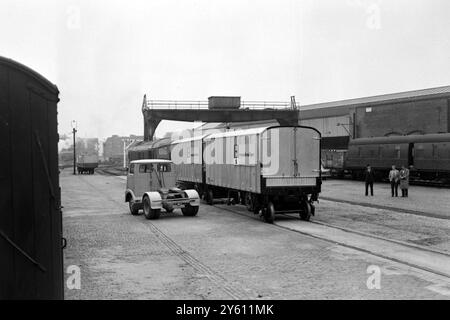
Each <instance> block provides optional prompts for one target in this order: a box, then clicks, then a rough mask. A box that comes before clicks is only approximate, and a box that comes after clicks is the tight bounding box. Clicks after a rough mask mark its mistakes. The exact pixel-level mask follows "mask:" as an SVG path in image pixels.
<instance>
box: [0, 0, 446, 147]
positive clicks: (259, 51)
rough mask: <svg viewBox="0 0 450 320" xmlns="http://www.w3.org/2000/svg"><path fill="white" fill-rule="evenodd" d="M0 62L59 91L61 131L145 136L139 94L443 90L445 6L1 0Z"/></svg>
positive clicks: (421, 1) (331, 96) (267, 95)
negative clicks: (26, 69)
mask: <svg viewBox="0 0 450 320" xmlns="http://www.w3.org/2000/svg"><path fill="white" fill-rule="evenodd" d="M0 55H1V56H4V57H7V58H11V59H13V60H16V61H18V62H20V63H23V64H25V65H27V66H29V67H31V68H32V69H34V70H35V71H37V72H38V73H40V74H42V75H43V76H44V77H46V78H47V79H49V80H50V81H51V82H52V83H55V84H56V85H57V86H58V88H59V90H60V99H61V101H60V103H59V105H58V108H59V109H58V112H59V114H58V117H59V119H58V121H59V126H58V128H59V129H58V130H59V133H60V135H64V134H68V133H69V132H70V131H71V121H72V120H76V121H77V127H78V133H79V136H81V137H98V138H100V139H104V138H106V137H108V136H111V135H113V134H118V135H130V134H136V135H143V117H142V112H141V105H142V99H143V95H144V94H147V96H148V98H149V99H170V100H206V99H207V98H208V97H209V96H213V95H233V96H241V97H242V99H243V100H252V101H254V100H257V101H271V100H274V101H289V99H290V96H292V95H295V96H296V100H297V102H299V103H300V104H301V105H307V104H312V103H321V102H327V101H334V100H342V99H349V98H357V97H365V96H372V95H378V94H386V93H394V92H400V91H408V90H416V89H424V88H430V87H437V86H444V85H450V1H448V0H395V1H394V0H391V1H387V0H178V1H174V0H127V1H125V0H117V1H113V0H107V1H106V0H70V1H69V0H39V1H31V0H26V1H25V0H0ZM192 125H193V124H192V123H186V122H184V123H183V122H181V123H180V122H172V121H163V122H162V123H161V124H160V125H159V127H158V129H157V131H156V135H157V136H163V135H164V134H165V133H166V132H168V131H177V130H180V129H185V128H189V127H192Z"/></svg>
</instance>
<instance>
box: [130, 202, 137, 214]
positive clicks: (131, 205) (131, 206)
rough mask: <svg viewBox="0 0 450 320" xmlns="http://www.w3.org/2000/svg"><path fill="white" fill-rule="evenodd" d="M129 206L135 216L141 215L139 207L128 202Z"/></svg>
mask: <svg viewBox="0 0 450 320" xmlns="http://www.w3.org/2000/svg"><path fill="white" fill-rule="evenodd" d="M128 206H129V207H130V213H131V214H132V215H133V216H137V215H138V214H139V206H138V205H137V204H135V203H133V202H132V201H128Z"/></svg>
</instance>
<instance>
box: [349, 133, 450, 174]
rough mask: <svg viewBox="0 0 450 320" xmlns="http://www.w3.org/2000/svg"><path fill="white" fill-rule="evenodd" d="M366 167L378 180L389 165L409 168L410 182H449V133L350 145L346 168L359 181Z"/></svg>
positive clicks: (368, 141) (370, 139)
mask: <svg viewBox="0 0 450 320" xmlns="http://www.w3.org/2000/svg"><path fill="white" fill-rule="evenodd" d="M368 163H370V164H371V166H373V167H374V169H375V170H376V172H377V173H378V176H379V178H380V179H383V178H386V177H387V174H388V172H389V170H390V167H391V165H396V166H398V167H400V166H402V165H404V166H412V169H413V170H412V178H413V179H420V180H434V181H441V182H445V183H448V182H450V133H441V134H426V135H409V136H391V137H380V138H361V139H354V140H352V141H350V144H349V149H348V154H347V159H346V167H347V168H348V169H349V170H352V172H353V176H354V177H355V178H360V177H361V173H362V170H363V169H364V167H365V165H366V164H368Z"/></svg>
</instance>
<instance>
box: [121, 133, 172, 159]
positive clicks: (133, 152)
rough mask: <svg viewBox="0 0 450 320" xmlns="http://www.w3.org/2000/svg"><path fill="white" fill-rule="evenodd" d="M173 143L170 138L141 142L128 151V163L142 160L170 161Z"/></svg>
mask: <svg viewBox="0 0 450 320" xmlns="http://www.w3.org/2000/svg"><path fill="white" fill-rule="evenodd" d="M171 142H172V140H171V139H170V138H162V139H157V140H154V141H143V142H140V143H139V144H136V145H135V146H133V147H131V148H130V149H128V161H133V160H140V159H166V160H170V147H171V145H170V144H171Z"/></svg>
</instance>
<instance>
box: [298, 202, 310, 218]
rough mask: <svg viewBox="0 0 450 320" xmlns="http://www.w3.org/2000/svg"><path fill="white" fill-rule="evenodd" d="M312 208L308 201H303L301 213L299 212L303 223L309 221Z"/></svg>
mask: <svg viewBox="0 0 450 320" xmlns="http://www.w3.org/2000/svg"><path fill="white" fill-rule="evenodd" d="M311 213H312V206H311V204H310V203H309V202H308V201H305V202H304V203H303V206H302V211H300V219H302V220H304V221H309V220H310V219H311Z"/></svg>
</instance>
